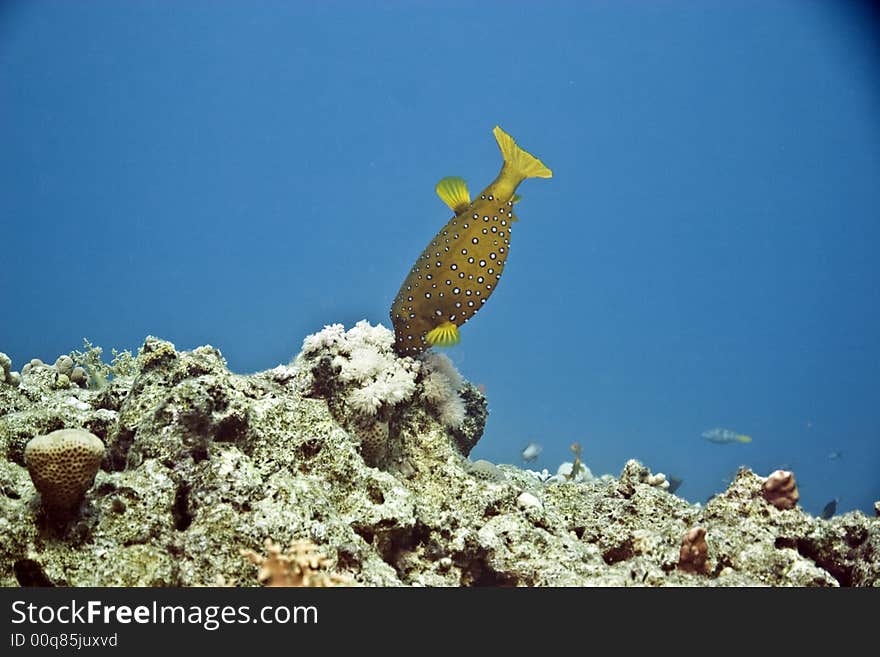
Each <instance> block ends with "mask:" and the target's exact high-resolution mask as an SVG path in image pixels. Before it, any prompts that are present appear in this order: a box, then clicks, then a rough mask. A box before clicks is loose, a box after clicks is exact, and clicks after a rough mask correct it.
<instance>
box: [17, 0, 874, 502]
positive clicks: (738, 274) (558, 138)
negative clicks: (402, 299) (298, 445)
mask: <svg viewBox="0 0 880 657" xmlns="http://www.w3.org/2000/svg"><path fill="white" fill-rule="evenodd" d="M878 34H880V31H878V24H877V20H876V15H875V14H873V13H872V12H871V11H870V10H869V9H868V8H867V5H857V4H851V3H846V2H800V1H790V2H779V1H766V0H762V1H760V2H663V3H653V2H650V3H649V2H594V3H588V2H553V3H548V4H547V5H546V6H545V5H543V4H542V5H541V7H540V8H538V3H533V2H505V3H500V2H481V3H471V2H456V3H439V2H415V3H403V2H387V3H379V4H375V5H372V6H368V5H367V4H366V3H354V2H314V3H306V2H296V3H288V2H277V3H273V2H260V3H250V2H185V3H176V2H175V3H172V2H167V3H149V2H115V1H113V2H89V3H80V2H44V1H36V2H5V3H3V4H2V6H0V218H2V233H0V253H2V266H0V350H2V351H5V352H6V353H7V354H9V355H10V356H11V357H12V358H13V361H14V364H13V367H14V369H20V367H21V365H22V364H23V363H24V362H25V361H26V360H28V359H30V358H32V357H39V358H42V359H43V360H46V361H49V362H52V361H54V359H55V358H56V357H57V356H58V355H59V354H61V353H67V352H69V351H70V350H71V349H76V348H80V347H81V346H82V338H83V337H88V338H89V339H90V340H91V341H92V342H93V343H95V344H99V345H102V346H103V347H104V348H105V350H106V351H107V353H108V354H109V350H110V347H117V348H120V349H125V348H127V349H131V350H136V349H137V348H138V346H139V345H140V344H141V343H142V341H143V338H144V337H145V336H146V335H148V334H153V335H157V336H160V337H163V338H165V339H168V340H171V341H173V342H174V343H175V344H176V345H177V347H178V348H183V349H188V348H192V347H195V346H197V345H201V344H206V343H210V344H212V345H214V346H216V347H218V348H220V349H221V350H222V352H223V354H224V356H225V357H226V358H227V360H228V362H229V364H230V366H231V368H232V369H233V370H235V371H238V372H252V371H256V370H261V369H266V368H269V367H273V366H275V365H276V364H278V363H281V362H287V361H289V360H290V358H291V357H292V356H293V355H295V354H296V352H297V351H298V350H299V347H300V345H301V341H302V338H303V337H304V336H305V335H306V334H308V333H312V332H315V331H317V330H319V329H320V328H321V327H322V326H323V325H325V324H329V323H335V322H342V323H344V324H345V325H346V326H351V325H353V324H354V323H355V322H356V321H357V320H359V319H362V318H366V319H368V320H370V321H371V322H373V323H379V322H381V323H383V324H385V325H386V326H389V325H390V323H389V320H388V309H389V306H390V304H391V301H392V299H393V297H394V295H395V294H396V292H397V289H398V287H399V285H400V283H401V282H402V280H403V278H404V277H405V275H406V274H407V272H408V270H409V268H410V266H411V264H412V262H413V260H414V259H415V257H416V256H417V255H418V254H419V252H420V251H421V250H422V248H423V247H424V246H425V244H426V243H427V242H428V241H429V239H430V238H431V237H432V236H433V235H434V233H435V232H436V231H437V230H438V228H439V227H440V226H441V225H442V224H443V223H444V222H445V221H446V220H447V219H448V217H449V212H448V210H447V209H446V208H445V207H444V206H443V205H442V204H441V202H440V201H439V199H438V198H437V197H436V196H435V194H434V185H435V183H436V182H437V180H438V179H439V178H441V177H443V176H447V175H460V176H463V177H465V178H466V179H467V181H468V182H469V183H470V186H471V189H472V190H473V191H476V190H478V189H480V188H481V187H482V186H484V185H485V184H487V183H488V182H489V181H490V180H491V179H492V178H493V177H494V176H495V175H496V173H497V171H498V168H499V166H500V158H499V153H498V150H497V147H496V145H495V143H494V140H493V138H492V134H491V130H492V128H493V126H494V125H496V123H498V124H500V125H502V126H503V127H504V128H505V129H506V130H507V131H509V132H510V133H511V134H512V135H514V136H515V137H516V138H517V139H518V140H519V141H520V143H521V144H522V145H524V146H525V147H526V148H527V149H529V150H531V151H532V152H534V153H535V154H536V155H538V156H539V157H541V158H542V159H543V160H544V161H545V162H546V163H547V164H548V165H549V166H550V167H552V169H553V171H554V177H553V179H552V180H529V181H526V182H525V183H524V184H523V185H522V187H521V188H520V191H521V193H522V194H523V197H524V200H523V201H522V203H521V204H520V205H519V206H518V214H519V215H520V217H521V221H520V222H519V224H517V226H516V229H515V231H514V233H513V240H512V252H511V257H510V259H509V261H508V263H507V268H506V270H505V274H504V278H503V279H502V282H501V284H500V286H499V288H498V291H497V293H496V294H494V296H493V297H492V298H491V300H490V301H489V303H488V304H487V306H486V307H485V308H484V309H483V310H482V312H480V313H479V314H478V315H477V316H476V317H475V318H474V319H473V320H472V321H471V322H469V323H468V324H467V325H466V326H465V327H463V329H462V331H461V335H462V342H461V344H460V345H459V346H458V347H456V348H455V349H453V350H451V351H450V355H451V356H452V358H453V359H454V361H455V362H456V364H457V365H458V366H459V368H460V369H461V370H462V372H463V373H464V375H465V376H466V377H467V378H468V379H470V380H471V381H473V382H474V383H477V384H481V385H484V386H485V389H486V392H487V396H488V399H489V405H490V411H491V415H490V417H489V422H488V425H487V428H486V434H485V437H484V438H483V439H482V441H481V442H480V443H479V445H478V446H477V448H476V450H475V451H474V453H473V455H472V456H473V457H474V458H486V459H490V460H492V461H500V462H514V463H516V462H519V454H520V450H521V449H522V448H523V447H524V446H525V445H526V444H527V443H529V442H530V441H537V442H540V443H541V444H542V445H543V446H544V451H543V453H542V455H541V457H540V459H539V460H538V462H537V463H536V464H534V466H533V467H537V468H538V469H540V468H543V467H546V468H549V469H551V470H555V468H556V466H557V465H558V464H559V463H560V462H561V461H563V460H566V459H569V458H570V452H569V445H570V444H571V443H572V442H574V441H578V442H580V443H581V444H582V445H583V451H584V459H585V461H586V463H587V464H588V465H589V466H590V467H591V468H592V470H593V471H594V473H596V474H601V473H603V472H610V473H615V474H616V473H618V472H619V471H620V468H621V467H622V465H623V463H624V462H625V461H626V459H628V458H631V457H635V458H639V459H640V460H642V461H643V462H644V463H646V464H647V465H649V466H650V467H651V468H652V469H653V470H654V471H658V470H659V471H663V472H666V473H668V474H675V475H677V476H679V477H682V478H684V480H685V481H684V484H683V485H682V487H681V489H680V491H679V492H680V494H681V495H682V496H684V497H686V498H688V499H690V500H692V501H703V500H705V498H706V497H708V496H709V495H711V494H712V493H715V492H718V491H720V490H722V489H723V488H724V487H725V485H726V483H725V479H727V478H729V477H730V476H731V474H732V472H733V471H735V469H736V467H737V466H739V465H740V464H744V465H748V466H749V467H751V468H753V469H754V470H756V471H757V472H759V473H761V474H767V473H768V472H769V471H770V470H772V469H774V468H777V467H788V468H791V469H793V470H794V472H795V474H796V477H797V480H798V482H799V485H800V491H801V494H802V504H803V506H804V508H805V509H807V510H808V511H811V512H813V513H818V511H819V510H820V509H821V508H822V506H823V505H824V504H825V503H826V502H827V501H829V500H830V499H832V498H839V499H840V510H841V511H844V510H848V509H855V508H858V509H861V510H864V511H866V512H871V505H872V503H873V501H874V500H876V499H880V474H878V473H880V394H878V390H880V386H878V380H880V345H878V336H880V303H878V301H880V292H878V290H880V276H878V261H877V249H878V244H880V241H878V238H880V85H878V80H880V58H878V54H880V48H878V45H877V44H878ZM712 427H724V428H730V429H732V430H735V431H739V432H743V433H747V434H750V435H752V436H753V437H754V441H753V442H752V443H751V444H748V445H714V444H710V443H708V442H706V441H705V440H703V439H702V438H701V437H700V434H701V432H702V431H704V430H706V429H710V428H712ZM832 452H840V453H841V454H842V455H841V457H840V458H837V459H830V458H828V455H829V454H830V453H832Z"/></svg>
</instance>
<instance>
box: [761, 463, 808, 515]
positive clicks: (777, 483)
mask: <svg viewBox="0 0 880 657" xmlns="http://www.w3.org/2000/svg"><path fill="white" fill-rule="evenodd" d="M762 489H763V493H764V499H765V500H767V501H768V502H770V504H772V505H773V506H775V507H776V508H777V509H793V508H794V507H795V506H796V505H797V503H798V500H799V499H800V497H801V496H800V493H798V489H797V483H796V482H795V480H794V473H793V472H789V471H788V470H775V471H774V472H772V473H770V476H768V477H767V478H766V479H765V480H764V484H763V485H762Z"/></svg>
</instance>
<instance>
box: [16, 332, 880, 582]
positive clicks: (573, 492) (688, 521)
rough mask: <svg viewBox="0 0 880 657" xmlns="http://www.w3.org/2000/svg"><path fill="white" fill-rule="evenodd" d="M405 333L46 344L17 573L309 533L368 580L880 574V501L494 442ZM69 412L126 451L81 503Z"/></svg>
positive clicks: (466, 401)
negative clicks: (836, 500) (594, 475)
mask: <svg viewBox="0 0 880 657" xmlns="http://www.w3.org/2000/svg"><path fill="white" fill-rule="evenodd" d="M392 343H393V335H392V334H391V333H390V332H389V331H387V330H386V329H384V328H383V327H375V326H370V325H369V324H367V323H366V322H361V323H358V325H356V326H355V327H353V328H351V329H349V330H348V331H346V330H345V329H344V328H343V327H341V326H339V325H334V326H330V327H327V328H325V329H324V330H323V331H321V332H319V333H316V334H315V335H312V336H309V337H308V338H306V340H305V341H304V344H303V349H302V351H301V353H300V354H299V355H298V356H297V357H296V358H295V359H294V361H293V362H292V363H291V364H289V365H284V366H279V367H277V368H274V369H272V370H267V371H264V372H258V373H256V374H251V375H247V376H244V375H238V374H234V373H232V372H230V371H229V370H228V368H227V366H226V363H225V361H224V359H223V357H222V355H221V354H220V352H219V351H218V350H216V349H214V348H212V347H210V346H204V347H199V348H197V349H194V350H192V351H178V350H177V349H176V348H175V347H174V346H173V345H172V344H171V343H169V342H166V341H163V340H159V339H156V338H152V337H150V338H147V339H146V341H145V342H144V344H143V346H142V347H141V349H140V351H139V353H138V354H137V357H136V358H133V359H130V358H123V359H121V360H120V361H119V366H118V367H117V368H116V369H114V368H113V367H112V366H105V365H102V364H101V363H100V362H99V361H98V360H96V359H95V356H94V353H92V352H88V353H86V354H82V353H80V352H74V353H72V354H71V355H70V358H71V360H72V361H74V365H75V366H76V367H84V368H85V369H87V370H88V371H89V374H90V375H92V376H90V379H91V383H89V384H88V385H87V387H81V385H76V384H71V385H67V384H66V382H64V383H65V385H59V384H58V379H59V378H60V376H61V375H60V374H59V372H58V371H56V369H57V368H56V369H51V368H49V367H48V366H42V365H34V366H31V367H29V368H27V371H24V370H23V371H22V373H21V375H20V377H16V380H15V381H14V384H13V383H12V377H11V376H6V375H4V381H0V584H2V585H4V586H39V585H55V586H143V585H157V586H195V585H211V584H214V583H217V582H226V583H236V584H238V585H258V584H259V583H260V582H261V581H263V580H265V577H262V578H261V579H258V577H257V565H259V564H263V563H264V561H261V558H256V557H254V555H255V554H256V552H254V551H255V550H256V551H262V550H263V546H264V545H266V544H267V539H269V540H271V541H272V542H273V543H271V544H272V545H277V546H286V545H289V544H296V545H303V544H304V543H303V542H304V541H306V542H308V544H309V545H311V546H315V549H316V550H318V551H319V552H320V554H321V557H320V564H321V568H322V569H326V571H327V572H328V573H330V574H328V575H327V577H326V578H325V580H326V581H328V582H336V583H344V584H353V585H366V586H385V585H388V586H397V585H417V586H502V585H503V586H568V585H577V586H593V585H599V586H630V585H636V586H663V585H676V586H737V585H749V586H752V585H770V586H841V585H842V586H878V585H880V519H878V518H870V517H867V516H865V515H864V514H861V513H859V512H850V513H847V514H844V515H841V516H835V517H833V518H832V519H830V520H822V519H819V518H815V517H812V516H810V515H809V514H807V513H805V512H804V511H803V510H801V509H800V508H799V507H796V506H795V507H794V508H777V507H776V506H774V505H773V504H771V503H769V502H768V500H767V499H766V498H765V496H764V494H763V491H764V484H765V482H766V479H765V478H763V477H761V476H759V475H757V474H755V473H752V472H750V471H748V470H742V471H740V473H739V474H738V476H737V477H736V479H735V480H734V481H733V483H732V484H731V485H730V487H729V488H728V489H727V490H726V491H725V492H723V493H722V494H721V495H718V496H716V497H715V498H713V499H712V500H711V501H709V502H708V503H707V504H706V505H705V506H702V505H692V504H690V503H688V502H687V501H685V500H683V499H681V498H679V497H676V496H675V495H673V494H670V493H669V492H667V491H666V490H665V489H664V488H663V487H662V486H658V485H652V481H654V480H655V479H656V477H654V476H652V474H651V473H650V471H649V470H648V468H646V467H645V466H643V465H641V464H640V463H639V462H637V461H635V460H633V461H629V462H628V463H627V464H626V466H625V467H624V469H623V471H622V473H621V474H620V476H619V477H617V478H614V477H604V478H600V479H589V480H585V481H584V480H580V481H578V480H574V479H571V480H568V479H567V478H565V477H553V478H551V479H547V478H543V477H540V476H536V473H531V472H529V471H525V470H521V469H519V468H516V467H514V466H510V465H504V464H491V463H487V462H486V461H477V462H472V461H471V460H469V458H468V453H469V452H470V450H471V448H472V447H473V446H474V444H476V442H477V441H478V440H479V438H480V436H481V435H482V431H483V427H484V424H485V422H486V417H487V410H486V400H485V398H484V397H483V395H482V394H481V393H480V392H479V391H478V390H477V389H476V388H475V387H473V386H471V385H470V384H468V383H467V382H466V381H463V380H462V379H461V377H460V376H459V375H458V373H457V372H455V370H454V368H453V367H452V365H451V363H450V362H449V361H448V359H445V358H444V357H443V356H439V355H430V356H428V357H427V358H424V359H418V360H416V359H412V358H408V357H407V358H400V357H398V356H397V355H396V354H395V353H394V352H393V349H392ZM64 365H65V366H66V367H67V366H69V365H70V363H67V362H66V361H65V362H64ZM68 369H70V368H69V367H68ZM4 371H5V372H9V371H10V370H9V367H8V366H7V367H6V368H5V370H4ZM6 379H8V381H7V380H6ZM83 384H85V382H84V383H83ZM65 428H69V429H84V430H86V431H88V432H91V433H92V434H94V435H96V436H97V437H98V438H100V439H101V441H103V443H104V445H105V454H104V457H103V460H102V462H101V469H100V470H99V471H98V473H97V476H96V477H95V481H94V485H93V486H92V487H91V488H90V489H89V490H88V491H87V492H86V494H85V499H84V500H83V501H82V503H81V504H80V505H79V507H78V509H76V511H75V513H73V514H72V515H71V516H70V517H67V516H65V517H61V518H59V517H57V516H56V515H53V514H51V513H47V510H46V509H45V508H44V506H43V504H41V499H40V494H39V493H38V492H37V491H36V489H35V488H34V485H33V483H32V480H31V477H30V476H29V474H28V471H27V464H26V462H25V459H24V448H25V445H26V444H27V443H28V441H30V440H31V439H32V438H34V437H35V436H40V435H46V434H48V433H50V432H52V431H55V430H58V429H65ZM273 549H274V548H273ZM311 549H312V548H311V547H310V548H309V550H311ZM243 552H244V553H245V555H250V558H246V557H245V556H243V554H242V553H243ZM276 552H278V554H280V552H279V551H278V550H276ZM309 554H311V553H309ZM276 557H277V555H276ZM255 564H257V565H255ZM300 579H301V578H300Z"/></svg>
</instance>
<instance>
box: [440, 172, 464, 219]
mask: <svg viewBox="0 0 880 657" xmlns="http://www.w3.org/2000/svg"><path fill="white" fill-rule="evenodd" d="M436 190H437V196H439V197H440V198H441V199H442V200H443V202H444V203H445V204H446V205H448V206H449V207H450V208H452V211H453V212H455V214H461V213H462V212H463V211H464V210H465V208H467V206H469V205H470V204H471V195H470V193H469V192H468V188H467V183H466V182H465V181H464V178H459V177H458V176H447V177H446V178H443V179H442V180H441V181H440V182H438V183H437V187H436Z"/></svg>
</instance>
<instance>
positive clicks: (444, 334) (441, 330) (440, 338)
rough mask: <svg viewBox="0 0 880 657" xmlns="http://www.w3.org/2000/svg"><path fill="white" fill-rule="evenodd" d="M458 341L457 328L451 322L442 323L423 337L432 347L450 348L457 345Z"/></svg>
mask: <svg viewBox="0 0 880 657" xmlns="http://www.w3.org/2000/svg"><path fill="white" fill-rule="evenodd" d="M460 339H461V338H459V336H458V327H457V326H456V325H455V324H453V323H452V322H443V323H442V324H441V325H440V326H436V327H434V328H432V329H431V330H430V331H428V333H427V335H425V341H426V342H427V343H428V344H429V345H431V346H432V347H451V346H452V345H454V344H458V343H459V340H460Z"/></svg>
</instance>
